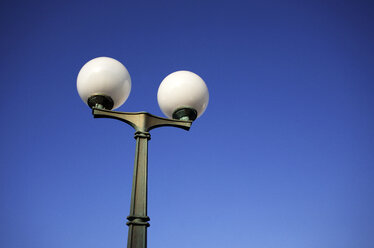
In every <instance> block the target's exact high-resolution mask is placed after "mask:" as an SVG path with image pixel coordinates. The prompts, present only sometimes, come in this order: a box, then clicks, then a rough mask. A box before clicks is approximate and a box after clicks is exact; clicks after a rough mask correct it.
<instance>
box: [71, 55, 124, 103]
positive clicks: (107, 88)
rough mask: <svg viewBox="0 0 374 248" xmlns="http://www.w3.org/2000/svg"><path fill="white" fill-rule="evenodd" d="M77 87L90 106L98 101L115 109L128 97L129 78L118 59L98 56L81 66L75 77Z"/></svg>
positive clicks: (84, 100)
mask: <svg viewBox="0 0 374 248" xmlns="http://www.w3.org/2000/svg"><path fill="white" fill-rule="evenodd" d="M77 89H78V93H79V96H80V97H81V98H82V100H83V102H85V103H86V104H88V105H89V106H90V107H94V106H95V103H99V104H102V105H104V107H105V108H106V109H115V108H118V107H119V106H121V105H122V104H123V103H124V102H125V101H126V99H127V98H128V96H129V94H130V91H131V78H130V74H129V72H128V71H127V69H126V67H125V66H124V65H122V64H121V63H120V62H119V61H117V60H115V59H112V58H108V57H99V58H95V59H92V60H90V61H88V62H87V63H86V64H85V65H84V66H83V67H82V69H81V70H80V72H79V74H78V78H77Z"/></svg>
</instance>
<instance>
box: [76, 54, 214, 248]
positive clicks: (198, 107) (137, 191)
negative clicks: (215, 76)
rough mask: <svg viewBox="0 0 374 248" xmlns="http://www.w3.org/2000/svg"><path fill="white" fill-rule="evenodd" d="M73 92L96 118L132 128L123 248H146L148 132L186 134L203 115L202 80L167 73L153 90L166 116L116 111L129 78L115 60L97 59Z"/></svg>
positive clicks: (125, 94)
mask: <svg viewBox="0 0 374 248" xmlns="http://www.w3.org/2000/svg"><path fill="white" fill-rule="evenodd" d="M77 89H78V93H79V95H80V97H81V98H82V100H83V101H84V102H85V103H86V104H87V105H88V106H89V107H90V108H92V114H93V116H94V117H95V118H112V119H117V120H120V121H122V122H125V123H127V124H129V125H130V126H132V127H133V128H134V129H135V139H136V150H135V163H134V175H133V184H132V191H131V205H130V214H129V216H128V217H127V219H128V222H127V223H126V224H127V225H128V226H129V233H128V241H127V247H128V248H146V247H147V227H149V223H148V221H149V220H150V219H149V217H148V215H147V188H148V186H147V183H148V140H150V137H151V136H150V134H149V131H150V130H152V129H154V128H157V127H163V126H173V127H178V128H182V129H185V130H189V129H190V127H191V124H192V121H194V120H195V119H196V118H197V117H199V116H200V115H201V114H203V113H204V111H205V109H206V107H207V105H208V101H209V93H208V88H207V87H206V85H205V83H204V81H203V80H202V79H201V78H200V77H199V76H198V75H196V74H194V73H192V72H189V71H177V72H174V73H172V74H170V75H168V76H167V77H166V78H165V79H164V80H163V81H162V82H161V85H160V87H159V89H158V93H157V100H158V103H159V106H160V108H161V110H162V112H163V113H164V114H165V115H166V116H168V117H169V118H172V119H169V118H162V117H159V116H155V115H151V114H149V113H147V112H136V113H129V112H117V111H112V109H115V108H118V107H119V106H121V105H122V104H123V103H124V102H125V101H126V100H127V98H128V96H129V94H130V91H131V78H130V75H129V73H128V71H127V69H126V67H125V66H123V65H122V64H121V63H120V62H118V61H117V60H115V59H112V58H108V57H99V58H95V59H93V60H90V61H89V62H87V63H86V64H85V65H84V66H83V67H82V69H81V70H80V72H79V74H78V78H77Z"/></svg>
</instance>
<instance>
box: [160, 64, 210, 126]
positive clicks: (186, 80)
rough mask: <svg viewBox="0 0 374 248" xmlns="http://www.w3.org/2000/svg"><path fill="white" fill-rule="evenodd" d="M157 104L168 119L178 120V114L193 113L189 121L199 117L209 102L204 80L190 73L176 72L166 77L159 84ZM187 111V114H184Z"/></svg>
mask: <svg viewBox="0 0 374 248" xmlns="http://www.w3.org/2000/svg"><path fill="white" fill-rule="evenodd" d="M157 100H158V104H159V106H160V108H161V110H162V112H163V113H164V114H165V115H166V116H168V117H169V118H174V119H180V118H179V117H178V114H179V115H180V114H181V113H182V114H186V113H187V114H189V113H190V111H191V110H192V111H193V112H195V113H194V114H193V115H192V117H191V116H190V117H189V119H191V120H194V119H196V118H197V117H199V116H201V115H202V114H203V113H204V111H205V109H206V107H207V106H208V102H209V92H208V87H207V86H206V84H205V82H204V80H203V79H202V78H201V77H199V76H198V75H196V74H195V73H193V72H190V71H177V72H173V73H171V74H170V75H168V76H167V77H166V78H165V79H164V80H163V81H162V82H161V84H160V87H159V88H158V93H157ZM186 111H187V112H186Z"/></svg>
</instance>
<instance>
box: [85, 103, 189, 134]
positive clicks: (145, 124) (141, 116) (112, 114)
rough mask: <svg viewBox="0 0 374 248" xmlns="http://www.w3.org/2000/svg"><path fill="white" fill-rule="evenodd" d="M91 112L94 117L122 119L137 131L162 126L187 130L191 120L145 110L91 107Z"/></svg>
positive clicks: (146, 130)
mask: <svg viewBox="0 0 374 248" xmlns="http://www.w3.org/2000/svg"><path fill="white" fill-rule="evenodd" d="M92 114H93V116H94V117H95V118H112V119H117V120H120V121H123V122H125V123H127V124H129V125H130V126H132V127H133V128H134V129H135V130H136V131H139V132H149V131H150V130H152V129H154V128H157V127H163V126H172V127H178V128H182V129H184V130H187V131H188V130H189V129H190V127H191V125H192V121H182V120H171V119H167V118H162V117H159V116H156V115H152V114H149V113H147V112H134V113H131V112H117V111H111V110H106V109H98V108H92Z"/></svg>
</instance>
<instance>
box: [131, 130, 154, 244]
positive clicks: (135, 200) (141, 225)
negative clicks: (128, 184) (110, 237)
mask: <svg viewBox="0 0 374 248" xmlns="http://www.w3.org/2000/svg"><path fill="white" fill-rule="evenodd" d="M150 137H151V136H150V134H149V133H148V132H140V131H137V132H135V139H136V150H135V163H134V176H133V183H132V191H131V205H130V215H129V216H128V217H127V219H128V220H129V221H128V222H127V223H126V224H127V225H128V226H129V234H128V240H127V248H146V247H147V227H149V223H148V221H149V220H150V219H149V217H148V216H147V190H148V189H147V187H148V140H149V139H150Z"/></svg>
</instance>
